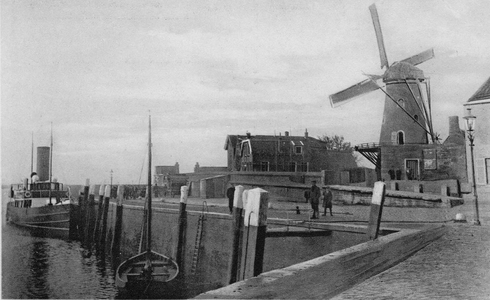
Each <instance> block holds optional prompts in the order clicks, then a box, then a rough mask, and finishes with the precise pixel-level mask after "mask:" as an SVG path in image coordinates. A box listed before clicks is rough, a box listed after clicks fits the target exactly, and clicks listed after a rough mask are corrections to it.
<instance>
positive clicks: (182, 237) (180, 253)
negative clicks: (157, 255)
mask: <svg viewBox="0 0 490 300" xmlns="http://www.w3.org/2000/svg"><path fill="white" fill-rule="evenodd" d="M188 192H189V187H187V186H181V187H180V206H179V226H178V234H179V236H178V239H177V250H176V254H175V257H176V258H175V260H176V262H177V264H178V265H179V269H180V270H181V274H183V271H184V270H185V266H184V263H185V259H184V258H185V241H186V232H187V210H186V209H187V197H188Z"/></svg>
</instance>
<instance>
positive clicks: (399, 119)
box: [330, 4, 436, 169]
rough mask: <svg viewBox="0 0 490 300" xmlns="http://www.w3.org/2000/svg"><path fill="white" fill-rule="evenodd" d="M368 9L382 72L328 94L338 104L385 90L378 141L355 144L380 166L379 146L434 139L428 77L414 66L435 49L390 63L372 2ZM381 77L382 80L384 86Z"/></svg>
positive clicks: (424, 59) (422, 142) (417, 142)
mask: <svg viewBox="0 0 490 300" xmlns="http://www.w3.org/2000/svg"><path fill="white" fill-rule="evenodd" d="M369 10H370V12H371V18H372V20H373V25H374V30H375V33H376V39H377V42H378V49H379V56H380V59H381V69H383V70H384V73H383V74H382V75H367V76H368V79H366V80H364V81H362V82H359V83H357V84H355V85H353V86H351V87H349V88H347V89H345V90H342V91H340V92H338V93H335V94H332V95H330V103H331V105H332V107H338V106H340V105H342V104H344V103H346V102H348V101H350V100H352V99H353V98H356V97H358V96H361V95H364V94H366V93H369V92H372V91H375V90H378V89H380V90H382V91H383V92H384V94H385V95H386V97H385V105H384V112H383V122H382V125H381V134H380V138H379V144H375V143H371V144H363V145H359V146H357V147H356V150H357V151H359V152H360V153H361V154H362V155H364V156H365V157H366V158H367V159H368V160H370V161H371V162H372V163H373V164H374V165H375V166H376V168H377V169H380V166H381V164H380V148H379V147H380V146H383V145H405V144H428V143H434V142H435V141H436V137H435V135H434V132H433V129H432V117H431V104H430V81H429V79H428V78H426V77H425V76H424V73H423V71H422V70H421V69H419V68H417V67H416V65H419V64H421V63H423V62H425V61H427V60H429V59H431V58H433V57H434V50H433V49H429V50H426V51H424V52H422V53H419V54H417V55H414V56H412V57H409V58H407V59H404V60H402V61H397V62H394V63H393V64H391V65H390V64H389V63H388V57H387V55H386V50H385V46H384V41H383V34H382V32H381V25H380V22H379V17H378V12H377V10H376V6H375V4H372V5H371V6H370V7H369ZM380 81H382V83H384V85H385V86H384V87H383V86H382V85H381V82H380Z"/></svg>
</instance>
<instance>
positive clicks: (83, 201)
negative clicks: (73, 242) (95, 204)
mask: <svg viewBox="0 0 490 300" xmlns="http://www.w3.org/2000/svg"><path fill="white" fill-rule="evenodd" d="M89 186H90V179H88V178H87V179H86V180H85V186H84V187H83V196H82V195H80V197H79V200H78V201H79V202H78V206H79V207H80V225H79V228H78V230H79V231H80V241H84V240H85V235H84V234H85V223H86V222H87V202H88V190H89Z"/></svg>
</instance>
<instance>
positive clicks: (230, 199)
mask: <svg viewBox="0 0 490 300" xmlns="http://www.w3.org/2000/svg"><path fill="white" fill-rule="evenodd" d="M234 196H235V187H234V186H233V184H231V186H230V187H229V188H228V189H227V190H226V197H228V208H229V209H230V214H231V213H233V197H234Z"/></svg>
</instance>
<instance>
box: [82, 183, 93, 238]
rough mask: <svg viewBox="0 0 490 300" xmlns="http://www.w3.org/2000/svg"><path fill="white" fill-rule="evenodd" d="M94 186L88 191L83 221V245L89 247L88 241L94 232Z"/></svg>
mask: <svg viewBox="0 0 490 300" xmlns="http://www.w3.org/2000/svg"><path fill="white" fill-rule="evenodd" d="M94 205H95V185H93V184H92V185H90V188H89V190H88V202H87V212H86V220H85V232H84V238H85V239H84V244H85V245H89V244H90V239H91V238H92V236H93V230H94V220H93V219H94V214H95V211H94V210H95V208H94Z"/></svg>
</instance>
